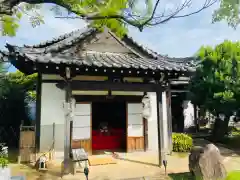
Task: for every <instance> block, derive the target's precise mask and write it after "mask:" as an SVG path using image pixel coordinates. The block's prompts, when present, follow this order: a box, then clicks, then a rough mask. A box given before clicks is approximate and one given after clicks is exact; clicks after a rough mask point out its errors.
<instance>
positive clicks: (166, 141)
mask: <svg viewBox="0 0 240 180" xmlns="http://www.w3.org/2000/svg"><path fill="white" fill-rule="evenodd" d="M168 113H169V112H168V104H167V92H166V91H164V92H162V121H163V150H164V151H165V152H166V153H169V150H170V149H169V148H170V146H169V143H170V141H169V138H171V134H169V123H170V120H169V119H168Z"/></svg>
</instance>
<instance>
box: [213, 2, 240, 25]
mask: <svg viewBox="0 0 240 180" xmlns="http://www.w3.org/2000/svg"><path fill="white" fill-rule="evenodd" d="M219 1H220V7H219V8H218V9H217V10H216V11H214V14H213V22H219V21H226V22H227V23H228V25H229V26H231V27H233V28H236V27H237V26H238V24H239V23H240V16H239V15H240V1H237V0H219Z"/></svg>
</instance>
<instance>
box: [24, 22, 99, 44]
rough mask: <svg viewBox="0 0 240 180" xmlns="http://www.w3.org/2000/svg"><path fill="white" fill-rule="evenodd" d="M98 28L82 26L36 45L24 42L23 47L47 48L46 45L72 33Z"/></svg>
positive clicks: (65, 37)
mask: <svg viewBox="0 0 240 180" xmlns="http://www.w3.org/2000/svg"><path fill="white" fill-rule="evenodd" d="M94 30H96V29H95V28H91V27H85V28H81V29H76V30H73V31H71V32H69V33H66V34H64V35H60V36H58V37H54V38H53V39H51V40H47V41H44V42H40V43H38V44H36V45H26V44H24V45H23V47H25V48H45V47H46V46H50V45H52V44H55V43H58V42H60V41H63V40H65V39H67V38H68V37H71V36H72V35H74V34H76V33H79V32H81V33H86V32H89V31H94Z"/></svg>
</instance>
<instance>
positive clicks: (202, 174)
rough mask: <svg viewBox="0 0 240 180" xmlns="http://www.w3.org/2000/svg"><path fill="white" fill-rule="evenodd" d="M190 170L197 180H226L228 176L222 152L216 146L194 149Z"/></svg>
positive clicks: (190, 157) (191, 154)
mask: <svg viewBox="0 0 240 180" xmlns="http://www.w3.org/2000/svg"><path fill="white" fill-rule="evenodd" d="M189 170H190V172H191V173H192V175H193V176H195V178H196V179H197V180H224V179H225V178H226V174H227V173H226V169H225V167H224V164H223V158H222V156H221V154H220V151H219V149H218V148H217V147H216V146H215V145H214V144H207V145H206V146H205V147H194V148H193V149H192V151H191V153H190V155H189Z"/></svg>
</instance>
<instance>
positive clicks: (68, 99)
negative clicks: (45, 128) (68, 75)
mask: <svg viewBox="0 0 240 180" xmlns="http://www.w3.org/2000/svg"><path fill="white" fill-rule="evenodd" d="M71 97H72V90H71V86H70V82H69V81H68V80H67V83H66V96H65V106H66V107H64V108H65V124H64V160H68V159H69V155H70V145H71V142H70V122H71V112H70V111H71V104H70V103H71Z"/></svg>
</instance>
